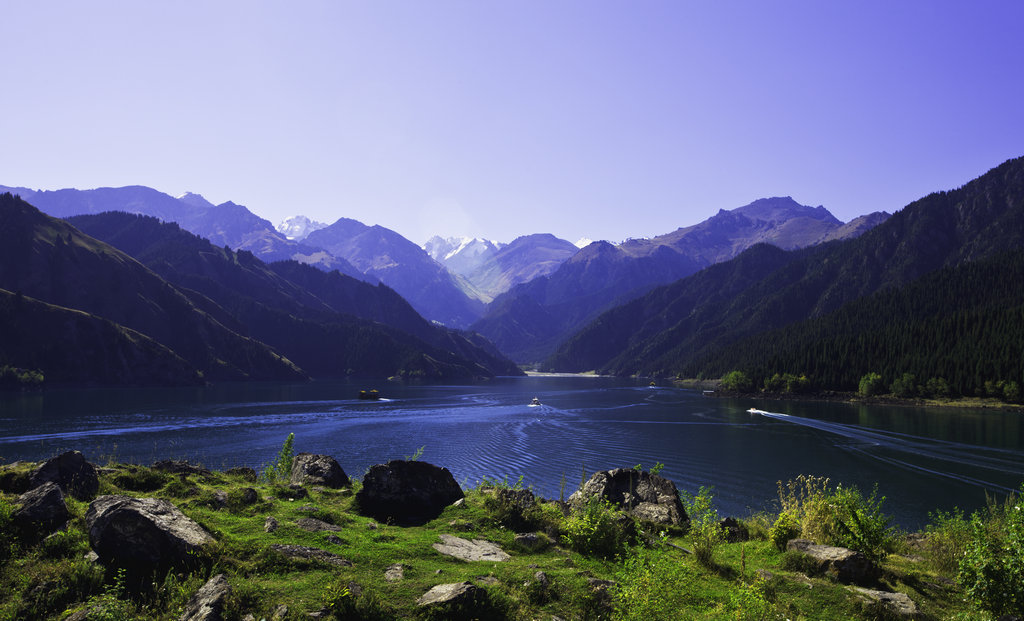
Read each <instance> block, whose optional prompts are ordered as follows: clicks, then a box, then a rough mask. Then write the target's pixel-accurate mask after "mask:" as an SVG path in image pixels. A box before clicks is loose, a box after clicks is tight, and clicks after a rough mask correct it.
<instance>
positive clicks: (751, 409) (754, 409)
mask: <svg viewBox="0 0 1024 621" xmlns="http://www.w3.org/2000/svg"><path fill="white" fill-rule="evenodd" d="M767 413H768V412H765V411H764V410H759V409H757V408H750V409H749V410H747V414H750V415H751V416H753V415H755V414H767Z"/></svg>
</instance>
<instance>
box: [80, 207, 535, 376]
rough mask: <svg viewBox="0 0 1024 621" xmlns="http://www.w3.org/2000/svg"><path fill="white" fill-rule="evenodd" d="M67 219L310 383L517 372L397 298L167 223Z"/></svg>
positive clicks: (111, 217)
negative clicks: (282, 358) (192, 295)
mask: <svg viewBox="0 0 1024 621" xmlns="http://www.w3.org/2000/svg"><path fill="white" fill-rule="evenodd" d="M70 221H71V222H72V223H73V224H75V225H76V226H77V227H80V228H81V229H82V230H83V231H86V232H87V233H89V234H90V235H93V236H95V237H97V238H100V239H103V240H104V241H107V242H109V243H111V244H112V245H114V246H117V247H119V248H121V249H122V250H124V251H126V252H129V253H130V254H132V255H133V256H135V258H137V259H138V260H140V261H142V262H144V263H145V264H146V265H148V266H149V267H150V268H152V269H153V270H154V271H156V272H157V273H159V274H160V275H161V276H163V277H164V278H166V279H168V280H169V281H171V282H173V283H175V284H177V285H179V286H181V287H185V288H187V289H188V290H190V291H194V292H198V293H200V294H202V296H204V297H206V298H208V299H210V300H213V301H214V302H216V305H217V307H218V308H221V309H223V311H225V312H226V313H227V315H228V316H229V317H230V320H231V321H233V322H235V323H237V324H238V325H241V326H244V329H245V330H246V331H247V332H248V333H250V334H252V335H253V336H254V337H256V338H258V339H260V340H261V341H263V342H266V343H268V344H270V345H272V346H273V347H275V348H276V349H277V350H278V351H281V352H282V353H284V354H285V355H287V356H288V357H289V358H290V359H291V360H293V361H294V362H295V363H296V364H298V365H299V366H301V367H302V368H303V369H305V370H307V371H308V372H309V373H312V374H314V375H329V376H339V375H351V374H357V375H376V376H380V375H416V376H426V377H477V376H491V375H495V374H504V375H507V374H517V373H518V372H519V371H518V370H517V369H515V367H514V365H512V364H511V363H510V362H508V361H507V360H503V359H501V358H500V357H496V356H494V355H493V354H492V353H491V352H490V351H487V350H486V349H484V348H481V347H479V346H477V344H475V343H474V342H472V341H471V340H470V339H468V338H467V337H466V336H465V335H463V334H461V333H457V332H452V331H449V330H447V329H445V328H442V327H439V326H434V325H431V324H430V323H429V322H427V321H425V320H424V319H423V318H422V317H420V316H419V315H418V314H416V312H415V311H414V310H413V309H412V307H411V306H409V304H408V303H407V302H406V301H405V300H404V299H402V298H401V297H400V296H399V295H398V294H397V293H395V292H394V291H392V290H391V289H389V288H388V287H386V286H383V285H380V286H374V285H370V284H368V283H366V282H363V281H359V280H356V279H353V278H350V277H348V276H344V275H342V274H339V273H337V272H332V273H324V272H321V271H319V270H315V269H313V268H311V267H309V266H305V265H300V264H298V263H295V262H283V263H277V264H273V265H266V264H265V263H263V262H262V261H260V260H259V259H257V258H256V257H255V256H253V255H252V253H249V252H246V251H238V252H233V251H231V250H228V249H225V248H220V247H217V246H214V245H212V244H211V243H210V242H208V241H207V240H205V239H202V238H200V237H198V236H195V235H193V234H191V233H188V232H186V231H183V230H181V229H180V228H179V227H178V226H177V225H175V224H168V223H161V222H159V221H157V220H156V219H154V218H149V217H145V216H136V215H131V214H124V213H105V214H99V215H93V216H78V217H75V218H71V219H70Z"/></svg>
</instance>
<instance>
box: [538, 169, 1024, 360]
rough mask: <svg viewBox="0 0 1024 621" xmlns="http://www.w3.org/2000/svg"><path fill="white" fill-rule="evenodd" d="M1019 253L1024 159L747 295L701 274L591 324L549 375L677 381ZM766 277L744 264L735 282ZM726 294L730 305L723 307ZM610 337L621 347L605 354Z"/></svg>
mask: <svg viewBox="0 0 1024 621" xmlns="http://www.w3.org/2000/svg"><path fill="white" fill-rule="evenodd" d="M1022 246H1024V158H1018V159H1014V160H1010V161H1008V162H1006V163H1004V164H1002V165H1001V166H999V167H997V168H995V169H993V170H991V171H989V172H988V173H986V174H985V175H983V176H982V177H980V178H978V179H976V180H974V181H971V182H970V183H968V184H967V185H965V186H963V187H962V188H959V189H957V190H953V191H950V192H942V193H936V194H932V195H930V196H928V197H925V198H923V199H921V200H918V201H916V202H914V203H912V204H910V205H908V206H907V207H906V208H905V209H903V210H902V211H900V212H899V213H897V214H895V215H894V216H892V217H891V218H890V219H889V220H887V221H886V222H884V223H883V224H880V225H879V226H877V227H876V228H874V229H872V230H870V231H868V232H867V233H865V234H864V235H862V236H861V237H859V238H857V239H853V240H848V241H840V242H831V243H828V244H824V245H822V246H818V247H814V248H811V249H806V250H802V251H795V252H793V253H790V254H789V255H788V259H783V260H781V261H780V262H779V263H777V264H774V265H775V267H776V268H777V269H774V270H773V271H771V272H770V273H768V274H766V275H761V274H762V273H761V272H758V273H753V272H751V273H749V274H752V275H754V276H755V278H753V279H752V278H749V277H748V276H741V277H740V281H741V282H746V283H748V285H747V286H740V287H736V286H732V285H730V286H728V287H725V288H724V289H722V285H721V283H719V282H717V280H719V279H715V278H710V277H709V276H707V275H706V274H704V275H701V274H698V275H695V276H693V277H690V278H687V279H684V280H681V281H679V282H676V283H673V284H672V285H668V286H666V287H664V288H661V289H658V290H655V291H653V292H651V293H650V294H648V295H647V296H645V297H644V298H641V299H639V300H637V301H636V302H635V303H634V305H632V306H630V307H629V308H631V309H632V310H631V311H630V312H617V313H615V314H611V313H609V314H607V315H604V316H602V317H600V318H599V319H598V320H597V322H595V325H597V324H604V325H603V326H602V327H601V329H600V331H595V330H594V328H593V326H590V327H588V328H587V329H585V330H583V331H581V332H580V333H578V334H577V335H576V336H575V337H574V338H573V339H571V340H570V341H569V342H567V344H566V345H565V346H564V347H563V348H562V349H561V350H560V351H559V352H558V353H557V354H556V355H555V356H553V357H552V358H551V366H553V367H555V368H557V369H565V370H570V369H599V370H603V371H606V372H611V373H617V374H630V373H636V372H641V373H654V374H672V375H674V374H676V373H679V372H681V371H682V370H683V369H691V370H692V369H694V368H695V366H694V363H695V362H696V361H698V360H705V359H709V360H710V359H711V358H712V357H713V356H715V355H716V352H717V351H719V350H721V348H723V347H726V346H728V345H730V344H731V343H734V342H736V341H738V340H739V339H742V338H746V337H751V336H753V335H757V334H760V333H763V332H766V331H768V330H773V329H776V328H780V327H783V326H786V325H788V324H791V323H794V322H797V321H802V320H805V319H809V318H813V317H820V316H822V315H824V314H826V313H829V312H832V311H835V310H837V309H839V308H841V307H842V306H843V305H844V304H847V303H849V302H852V301H854V300H857V299H859V298H862V297H864V296H867V295H871V294H873V293H875V292H877V291H880V290H882V289H884V288H887V287H902V286H905V285H907V284H909V283H912V282H913V281H915V280H916V279H918V278H920V277H922V276H924V275H926V274H929V273H931V272H933V271H935V270H938V269H940V268H943V267H947V266H950V267H953V266H958V265H964V264H966V263H968V262H971V261H978V260H981V259H984V258H986V257H990V256H994V255H996V254H999V253H1002V252H1006V251H1008V250H1013V249H1017V248H1020V247H1022ZM741 259H742V257H741V258H738V259H735V260H734V261H740V260H741ZM763 268H764V266H762V265H757V262H756V261H748V262H747V267H744V266H743V265H742V264H737V265H736V266H734V267H733V268H730V269H729V273H735V274H745V273H747V272H744V270H748V269H751V270H755V272H757V270H763ZM720 289H721V290H723V291H726V292H728V296H727V297H725V298H723V297H722V296H721V294H720V293H719V290H720ZM655 317H656V320H655V321H653V322H652V323H648V321H651V318H655ZM920 319H923V317H922V318H920ZM609 335H616V336H615V338H616V339H617V341H616V342H618V343H620V344H623V343H624V344H625V346H623V347H620V348H618V349H617V350H614V349H611V348H608V347H604V346H603V345H601V343H600V342H599V341H607V340H608V339H609V338H610V337H609ZM794 371H796V370H794Z"/></svg>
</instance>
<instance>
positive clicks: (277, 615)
mask: <svg viewBox="0 0 1024 621" xmlns="http://www.w3.org/2000/svg"><path fill="white" fill-rule="evenodd" d="M287 616H288V606H286V605H284V604H281V605H280V606H278V607H277V608H275V609H274V616H273V617H271V619H284V618H285V617H287Z"/></svg>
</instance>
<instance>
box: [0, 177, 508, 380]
mask: <svg viewBox="0 0 1024 621" xmlns="http://www.w3.org/2000/svg"><path fill="white" fill-rule="evenodd" d="M73 221H74V225H72V224H70V223H68V222H65V221H62V220H58V219H55V218H52V217H49V216H47V215H45V214H43V213H41V212H40V211H38V210H37V209H35V208H34V207H33V206H31V205H30V204H28V203H26V202H25V201H23V200H21V199H19V198H17V197H14V196H12V195H11V194H9V193H8V194H3V195H0V223H2V225H0V289H3V290H5V295H4V296H3V297H4V300H3V302H4V312H6V313H7V315H6V316H5V322H4V325H3V328H4V330H5V332H10V331H13V330H14V329H15V328H14V327H15V326H17V327H18V328H17V329H18V331H19V333H20V334H23V335H31V338H32V339H34V342H36V344H37V347H36V348H35V351H36V354H33V355H34V356H35V357H31V356H27V355H26V351H25V348H24V347H21V348H19V347H16V346H14V345H11V343H15V339H14V338H13V336H12V335H10V334H8V335H7V336H8V337H9V338H5V339H4V341H3V344H2V345H0V364H6V365H10V366H16V367H20V368H39V369H41V370H42V371H43V372H44V374H46V375H48V376H49V377H52V378H57V379H59V380H61V381H90V382H107V381H113V379H115V378H117V377H119V378H120V380H119V381H121V382H123V383H175V384H179V383H188V382H195V381H199V378H204V379H206V380H231V379H300V378H304V377H307V376H308V375H310V374H311V375H317V376H349V375H363V376H378V377H379V376H387V375H402V376H407V377H434V378H472V377H490V376H493V375H495V374H502V375H509V374H519V373H520V372H519V371H518V369H516V368H515V366H514V365H512V364H511V363H510V362H509V361H507V360H505V359H504V358H502V357H501V356H500V354H497V352H496V351H495V350H494V349H493V347H492V346H490V345H489V344H488V343H486V342H484V341H483V340H482V339H480V338H479V337H477V336H475V335H469V334H464V333H460V332H456V331H452V330H449V329H446V328H442V327H439V326H436V325H433V324H431V323H430V322H427V321H426V320H424V319H423V318H422V317H420V316H419V315H418V314H417V313H416V312H415V311H414V310H413V309H412V308H411V307H410V306H409V305H408V303H406V302H405V300H403V299H402V298H401V297H400V296H399V295H397V294H396V293H395V292H394V291H392V290H391V289H390V288H388V287H386V286H383V285H371V284H369V283H366V282H364V281H360V280H357V279H354V278H351V277H349V276H345V275H343V274H341V273H339V272H337V271H332V272H330V273H326V272H323V271H320V270H316V269H314V268H312V267H310V266H308V265H303V264H300V263H297V262H294V261H287V262H280V263H275V264H273V266H268V265H267V264H265V263H264V262H263V261H261V260H259V259H258V258H257V257H256V256H255V255H254V254H253V253H251V252H248V251H244V250H241V251H237V252H236V251H232V250H230V249H227V248H223V247H220V246H216V245H214V244H212V243H211V242H210V241H208V240H205V239H202V238H200V237H198V236H196V235H193V234H191V233H188V232H187V231H184V230H182V229H181V228H180V227H179V226H178V225H177V224H173V223H163V222H160V221H159V220H157V219H156V218H153V217H147V216H139V215H135V214H126V213H123V212H120V213H119V212H104V213H102V214H98V215H90V216H78V217H76V218H73ZM81 229H87V230H89V231H90V233H92V235H89V234H86V233H83V232H82V230H81ZM96 237H103V238H105V239H107V240H109V241H110V242H111V244H113V245H109V244H107V243H104V242H103V241H99V240H98V239H96ZM114 245H117V246H120V247H121V249H118V248H115V247H114ZM132 255H134V256H132ZM43 304H45V306H41V305H43ZM40 309H46V311H47V316H49V317H57V316H58V315H61V314H64V316H65V317H75V318H76V320H77V321H79V322H80V323H81V325H82V330H81V332H82V334H83V335H84V336H83V337H82V338H81V339H78V338H67V334H66V330H65V334H64V336H63V337H62V338H64V339H65V340H63V341H54V334H53V332H54V331H52V330H50V331H46V329H45V327H46V324H45V322H43V321H42V315H43V314H44V313H40V312H39V310H40ZM76 313H77V314H76ZM82 315H86V317H84V318H83V317H82ZM37 319H38V321H37ZM52 321H57V319H53V320H52ZM97 330H106V331H107V333H108V335H110V340H111V342H109V343H107V344H106V345H105V346H104V347H98V346H97V343H96V341H97V340H98V337H90V338H86V336H88V335H89V334H93V333H95V332H96V331H97ZM22 338H25V337H22ZM90 339H91V340H90ZM79 342H81V343H91V345H89V346H88V347H85V348H84V349H77V348H75V347H74V346H73V344H75V343H79ZM62 343H63V344H64V345H66V346H62ZM111 351H115V352H122V354H123V355H122V359H123V360H129V359H134V360H136V363H137V364H135V365H134V367H133V368H135V369H137V370H138V372H137V373H136V375H135V376H129V375H126V374H125V373H122V374H121V375H117V373H114V372H112V371H110V370H109V369H108V367H110V366H111V365H108V364H106V363H105V362H101V361H103V360H107V359H108V358H109V357H110V356H111V355H113V354H111V353H110V352H111ZM39 352H49V353H48V354H40V353H39ZM70 359H77V360H78V361H79V364H78V366H77V367H74V365H70V364H69V360H70ZM140 360H145V364H143V363H141V362H139V361H140ZM296 361H299V362H296ZM300 365H301V368H300ZM126 366H131V365H124V364H122V365H121V366H120V367H117V368H125V367H126ZM75 369H77V371H75ZM146 369H151V372H146ZM161 369H164V370H166V369H176V372H175V373H170V372H166V373H164V372H161ZM75 372H77V373H78V375H75Z"/></svg>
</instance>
